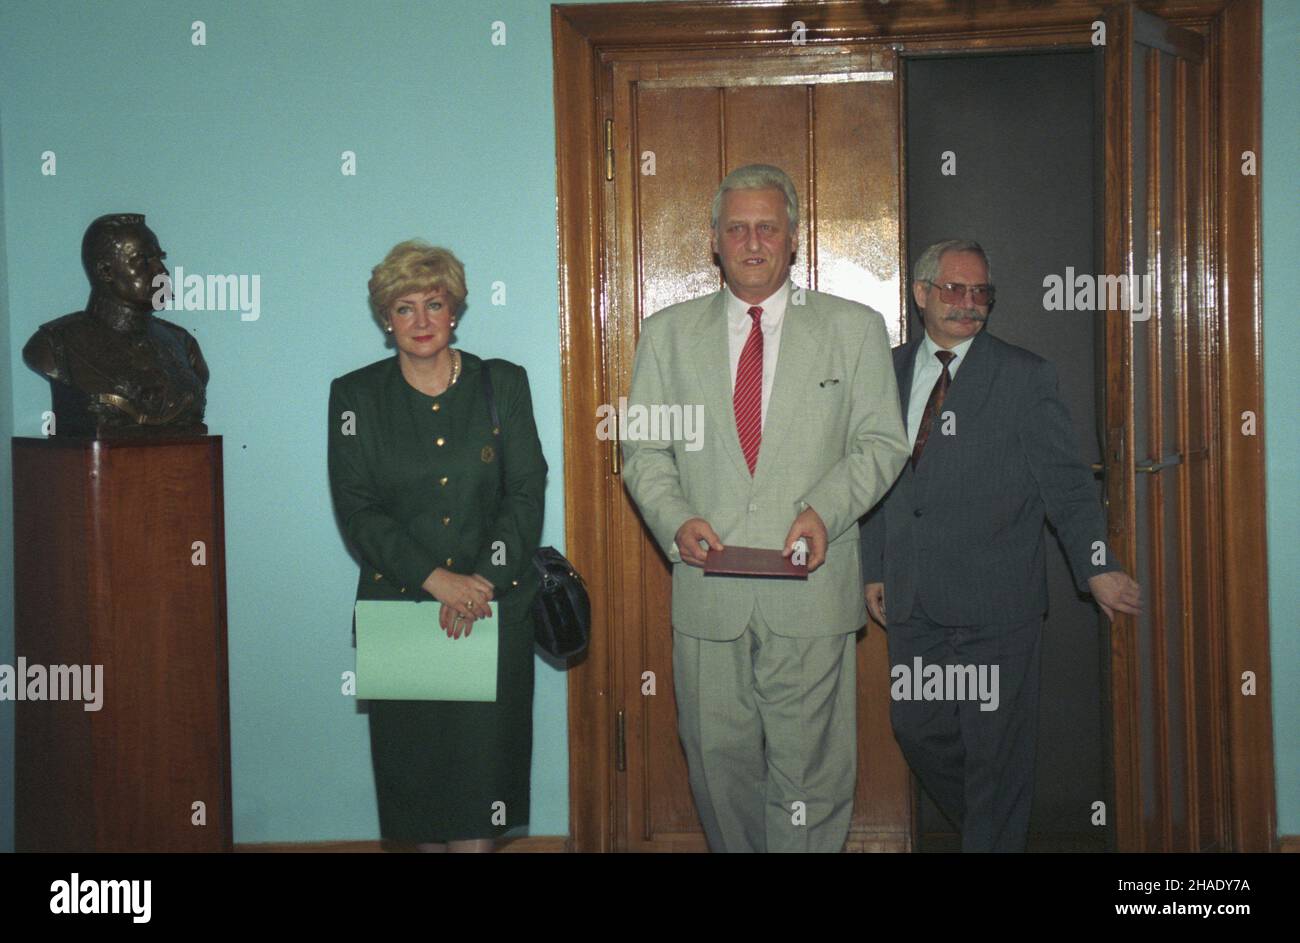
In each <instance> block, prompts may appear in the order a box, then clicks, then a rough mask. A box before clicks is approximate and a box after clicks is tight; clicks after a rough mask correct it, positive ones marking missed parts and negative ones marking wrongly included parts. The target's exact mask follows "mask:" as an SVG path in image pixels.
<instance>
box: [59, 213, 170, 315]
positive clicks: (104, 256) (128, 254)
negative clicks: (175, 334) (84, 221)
mask: <svg viewBox="0 0 1300 943" xmlns="http://www.w3.org/2000/svg"><path fill="white" fill-rule="evenodd" d="M165 258H167V253H165V252H163V250H162V247H161V246H159V245H158V237H157V236H155V235H154V234H153V230H152V229H150V228H149V227H148V226H146V225H145V223H144V215H143V214H141V213H112V214H110V215H108V216H101V217H99V219H97V220H95V221H94V222H93V223H91V224H90V226H89V227H87V229H86V234H85V236H83V237H82V239H81V265H82V268H84V269H85V270H86V278H88V279H89V280H90V292H91V302H90V304H89V305H88V306H87V307H88V309H89V310H91V311H96V309H97V308H100V307H101V305H97V304H96V303H95V302H96V301H97V300H98V301H101V302H108V303H109V304H108V305H107V307H116V306H118V305H125V306H126V307H129V308H131V309H133V310H135V311H138V312H140V313H142V314H144V313H152V311H153V298H154V295H155V294H156V293H157V292H158V290H159V288H160V287H161V284H162V283H161V281H160V276H168V275H169V273H168V271H167V267H166V266H165V265H163V259H165ZM96 295H100V296H102V297H101V298H98V299H97V298H96ZM96 313H106V312H102V311H100V312H96Z"/></svg>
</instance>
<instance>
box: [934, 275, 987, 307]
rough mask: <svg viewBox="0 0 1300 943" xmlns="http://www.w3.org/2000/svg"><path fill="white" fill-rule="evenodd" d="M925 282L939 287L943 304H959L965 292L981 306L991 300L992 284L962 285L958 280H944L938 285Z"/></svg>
mask: <svg viewBox="0 0 1300 943" xmlns="http://www.w3.org/2000/svg"><path fill="white" fill-rule="evenodd" d="M926 284H928V285H933V286H934V287H935V288H937V289H939V297H940V298H941V299H942V300H943V303H944V304H949V305H956V304H961V301H962V299H963V298H965V297H966V293H967V292H970V300H971V301H972V302H973V303H974V304H977V305H980V306H983V305H986V304H992V302H993V294H994V288H993V286H992V285H963V284H961V283H960V282H945V283H944V284H942V285H940V284H939V283H938V282H931V281H929V280H927V281H926Z"/></svg>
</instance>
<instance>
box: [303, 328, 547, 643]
mask: <svg viewBox="0 0 1300 943" xmlns="http://www.w3.org/2000/svg"><path fill="white" fill-rule="evenodd" d="M461 358H462V361H463V366H462V373H461V376H460V379H459V381H458V382H457V384H456V386H454V387H452V388H451V389H450V390H448V391H447V392H445V393H443V394H442V395H441V396H438V397H429V396H425V395H424V394H423V393H420V392H419V391H417V390H415V389H414V388H412V387H411V386H410V384H408V383H407V382H406V380H405V379H404V378H403V376H402V371H401V368H400V367H399V366H398V362H397V357H396V356H391V357H387V358H385V359H384V360H380V361H378V362H376V363H372V364H370V365H369V366H367V367H362V368H361V369H360V370H354V371H352V372H351V373H349V374H347V375H346V376H342V377H339V378H338V379H336V380H334V381H333V383H331V385H330V398H329V478H330V489H331V491H332V492H333V496H334V507H335V509H336V510H337V511H338V515H339V519H340V522H341V523H342V525H343V530H344V533H345V534H346V535H347V538H348V542H349V543H350V544H352V546H354V547H355V548H356V549H357V551H358V553H359V554H360V556H361V560H362V568H361V573H360V576H359V578H358V582H357V598H358V599H417V600H418V599H425V600H428V599H431V598H432V597H430V596H429V594H428V593H427V592H425V591H424V590H423V589H421V584H422V583H423V582H424V580H425V578H426V577H427V576H428V575H429V574H430V573H432V572H433V570H434V569H435V568H436V567H440V566H442V567H446V568H447V569H449V570H451V571H452V572H454V573H478V574H479V575H480V576H483V577H485V578H486V579H487V580H488V581H489V582H491V583H492V585H493V588H494V590H495V592H494V596H495V598H496V599H497V600H499V601H500V603H501V612H500V617H501V619H502V620H503V621H515V620H516V619H520V618H523V617H524V616H525V615H526V614H527V612H528V604H529V603H530V602H531V600H532V597H533V595H534V593H535V592H536V590H537V586H538V582H539V581H538V577H537V573H536V571H535V570H534V568H533V564H532V559H533V554H534V553H535V552H536V550H537V545H538V542H539V541H540V539H541V533H542V501H543V493H544V491H545V488H546V459H545V458H544V457H543V456H542V447H541V443H540V442H539V441H538V438H537V427H536V424H535V423H534V421H533V409H532V398H531V397H530V395H529V390H528V376H527V374H526V373H525V372H524V369H523V368H522V367H519V366H516V365H515V364H512V363H509V362H507V361H505V360H488V361H484V360H481V359H479V358H478V357H476V356H474V355H473V354H470V353H467V352H465V351H462V352H461ZM489 368H490V369H491V370H492V386H493V392H494V396H495V399H496V403H497V412H498V414H499V416H500V419H501V435H500V436H494V435H493V432H492V421H491V419H490V418H489V413H488V407H487V402H486V399H485V397H484V395H483V384H482V374H483V370H485V369H489ZM435 403H436V404H437V405H438V409H436V410H435V409H433V408H432V407H433V405H434V404H435ZM345 414H350V417H349V416H348V415H345ZM349 418H350V419H351V425H350V426H349V425H347V422H348V420H349ZM503 443H504V449H505V450H506V451H508V453H509V455H508V459H507V461H506V462H505V475H504V489H503V487H502V472H501V470H500V463H501V458H502V449H503ZM497 541H500V544H499V545H498V547H497V549H498V550H500V549H503V550H504V553H498V552H494V546H493V545H494V543H496V542H497Z"/></svg>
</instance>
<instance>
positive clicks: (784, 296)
mask: <svg viewBox="0 0 1300 943" xmlns="http://www.w3.org/2000/svg"><path fill="white" fill-rule="evenodd" d="M723 290H724V291H725V292H726V293H727V348H728V353H729V354H730V355H731V389H732V390H733V392H734V391H735V389H736V371H737V370H739V369H740V352H741V351H742V350H744V348H745V341H746V340H748V339H749V332H750V329H751V328H752V327H753V325H754V319H753V318H751V317H750V316H749V309H750V308H752V307H753V305H751V304H750V303H749V302H748V301H741V300H740V299H739V298H737V297H736V296H735V295H733V294H732V293H731V288H730V287H726V288H724V289H723ZM789 300H790V282H789V281H787V282H786V283H785V284H784V285H782V286H781V287H780V288H778V289H777V290H776V293H775V294H773V295H772V296H771V297H769V298H765V299H764V300H762V301H760V302H759V303H758V306H759V307H760V308H762V309H763V314H762V316H761V317H760V318H759V324H760V325H761V327H762V330H763V405H762V414H761V418H760V426H759V428H762V425H763V424H766V422H767V401H768V398H769V397H770V396H771V395H772V380H773V379H774V378H775V377H776V355H777V351H778V350H779V349H780V347H781V325H782V323H783V322H784V321H785V307H786V304H788V303H789Z"/></svg>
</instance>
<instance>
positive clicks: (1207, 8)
mask: <svg viewBox="0 0 1300 943" xmlns="http://www.w3.org/2000/svg"><path fill="white" fill-rule="evenodd" d="M1114 5H1115V4H1114V2H1113V0H1058V2H1056V3H1054V4H1052V5H1051V6H1041V5H1037V4H1030V3H1028V2H1026V0H993V2H981V3H979V4H976V3H970V4H963V5H960V6H958V5H956V4H954V3H952V0H910V2H907V3H902V2H900V3H892V4H889V5H887V6H886V5H879V6H878V5H875V4H868V3H863V2H861V0H825V2H820V3H815V2H795V3H783V4H779V5H776V4H772V3H770V2H762V0H741V2H737V3H734V4H721V3H712V2H656V3H636V4H624V3H619V4H591V5H555V6H552V8H551V29H552V56H553V62H554V69H555V122H556V177H557V179H556V186H557V196H558V205H557V208H558V243H559V295H560V297H559V302H560V357H561V370H562V382H563V398H564V491H565V511H564V513H565V538H566V547H567V551H568V555H569V558H570V559H571V560H572V561H573V563H574V564H575V565H576V566H577V568H578V569H579V570H580V571H581V572H582V573H583V576H584V579H585V580H586V583H587V588H588V591H589V592H590V594H591V602H592V639H591V647H590V650H589V652H588V654H587V657H586V659H585V660H584V661H583V662H582V663H581V664H579V665H577V666H575V667H574V668H573V669H571V670H570V672H569V831H570V836H571V843H572V847H573V849H574V850H575V851H609V850H611V849H612V848H613V841H614V836H615V834H616V831H617V829H616V823H615V821H614V808H615V803H614V794H615V777H616V776H617V772H616V770H615V759H616V757H615V730H614V721H613V716H612V714H613V711H612V705H611V704H609V703H608V702H609V696H610V692H611V691H612V690H613V688H614V679H613V678H612V677H611V676H610V675H609V671H610V670H611V666H610V664H609V639H608V631H607V624H608V622H607V618H606V614H607V613H608V612H610V611H611V606H610V593H609V587H610V582H611V574H610V569H609V567H610V565H611V564H610V560H609V552H608V551H609V541H608V526H609V521H608V508H609V507H610V504H611V501H612V500H613V498H614V496H615V492H614V489H615V488H619V489H621V488H622V487H623V485H622V480H621V478H619V477H617V476H616V475H615V474H613V473H612V470H611V468H610V462H609V456H608V454H607V450H606V448H605V447H601V448H598V447H597V446H603V444H602V443H598V442H597V441H596V439H595V437H594V436H593V435H592V430H593V429H594V424H595V417H596V415H597V414H596V409H597V407H598V406H600V405H601V404H602V403H608V402H611V401H612V400H613V399H614V393H615V391H611V390H606V389H604V388H603V385H602V379H603V377H604V375H605V371H604V357H603V347H604V334H605V331H606V329H607V326H608V324H607V319H608V316H609V306H608V301H607V298H606V294H605V293H606V284H605V281H604V278H605V272H604V271H603V268H602V262H601V260H602V258H603V256H604V252H605V246H604V245H603V243H602V241H601V240H602V232H603V228H604V221H605V217H604V213H605V206H604V201H603V193H604V187H605V185H606V177H605V167H606V160H605V157H604V154H605V150H606V148H605V141H604V135H605V119H606V118H607V117H608V116H607V115H605V114H603V106H602V102H603V101H604V89H603V88H602V72H603V67H604V63H605V61H606V59H607V57H608V56H609V55H610V54H612V53H618V52H627V51H634V50H645V49H647V48H650V47H653V48H655V49H660V50H666V51H675V52H685V51H687V50H696V51H698V50H709V49H729V50H735V49H737V48H751V49H753V50H754V52H755V53H761V52H763V51H769V52H772V53H774V54H779V53H778V50H781V49H783V48H784V47H786V46H788V45H789V43H790V35H791V28H792V24H793V23H794V22H795V21H801V22H803V23H804V25H805V27H806V44H804V45H802V46H800V47H799V50H800V52H801V53H808V52H811V51H815V50H817V49H818V48H819V47H832V46H841V47H842V46H844V45H846V44H849V45H857V44H878V43H882V42H888V43H891V44H899V45H901V46H902V47H903V49H904V50H906V51H907V52H923V53H945V52H947V53H971V52H984V53H992V52H1017V51H1032V50H1037V51H1048V50H1068V49H1088V48H1092V47H1091V43H1090V38H1091V35H1092V24H1093V23H1095V22H1097V21H1100V20H1103V19H1104V18H1105V15H1106V12H1107V9H1108V8H1110V7H1112V6H1114ZM1138 5H1139V6H1140V7H1141V8H1142V9H1144V10H1145V11H1147V12H1149V13H1153V14H1155V15H1157V16H1160V17H1162V18H1164V19H1167V20H1169V21H1171V22H1173V23H1176V24H1178V25H1179V26H1183V27H1186V28H1189V29H1193V30H1196V31H1197V32H1200V33H1202V34H1203V35H1204V36H1205V38H1206V41H1207V44H1208V49H1209V52H1210V57H1211V60H1212V63H1213V66H1212V67H1213V68H1214V70H1215V71H1214V73H1213V77H1212V87H1213V90H1214V96H1213V102H1212V104H1211V108H1212V110H1213V112H1214V113H1215V115H1216V116H1217V118H1216V120H1217V122H1218V126H1217V137H1216V138H1215V140H1216V143H1217V144H1218V147H1217V149H1216V151H1215V153H1214V158H1215V160H1214V165H1215V166H1214V170H1213V174H1214V180H1215V182H1216V188H1215V191H1216V192H1215V193H1214V199H1213V201H1212V203H1213V205H1212V207H1211V214H1212V215H1211V219H1212V221H1213V224H1212V231H1211V238H1212V239H1213V240H1214V241H1215V242H1216V243H1217V245H1215V246H1214V252H1213V263H1212V275H1213V279H1214V301H1215V303H1216V305H1217V312H1216V316H1217V327H1218V348H1217V350H1216V351H1215V352H1214V353H1215V354H1216V355H1217V361H1218V363H1219V378H1218V379H1219V387H1218V391H1217V392H1218V396H1219V403H1220V409H1219V415H1218V417H1217V419H1218V432H1219V442H1218V446H1219V448H1218V459H1219V469H1220V479H1219V492H1220V495H1221V501H1222V506H1223V507H1224V508H1229V507H1230V508H1232V513H1230V514H1224V515H1223V516H1222V520H1221V527H1220V534H1219V538H1220V540H1219V545H1220V547H1221V549H1222V554H1221V559H1222V579H1221V581H1220V583H1219V585H1218V587H1217V588H1216V589H1217V592H1218V595H1219V598H1220V600H1221V618H1222V620H1223V622H1222V624H1223V625H1224V626H1225V627H1226V628H1225V636H1226V651H1225V653H1224V654H1225V663H1226V664H1225V667H1226V676H1227V678H1228V679H1229V680H1230V681H1231V680H1232V679H1239V678H1240V677H1241V675H1242V673H1243V672H1245V671H1252V672H1254V674H1255V676H1256V679H1257V685H1258V687H1257V690H1258V692H1259V693H1258V694H1256V695H1255V696H1253V697H1245V696H1237V697H1226V692H1225V697H1226V702H1227V705H1228V716H1227V718H1226V727H1227V734H1228V736H1227V739H1228V749H1229V758H1228V760H1229V769H1228V774H1229V781H1230V789H1229V796H1228V805H1229V809H1228V813H1229V818H1230V822H1229V828H1230V834H1231V840H1232V850H1237V851H1266V850H1272V849H1273V848H1274V847H1275V846H1276V833H1277V830H1276V800H1275V797H1274V782H1273V729H1272V713H1271V709H1270V699H1271V693H1272V687H1271V671H1270V665H1269V642H1268V552H1267V551H1268V545H1267V539H1266V536H1265V522H1266V518H1265V503H1264V446H1263V436H1262V434H1259V435H1255V436H1243V435H1241V434H1240V423H1241V414H1242V412H1244V411H1246V410H1250V411H1252V412H1254V413H1255V415H1256V416H1257V417H1260V419H1261V422H1260V427H1259V428H1260V429H1261V430H1262V425H1263V424H1262V417H1263V359H1262V353H1261V345H1262V335H1263V332H1262V322H1261V309H1260V297H1261V296H1260V278H1261V274H1260V257H1261V251H1260V203H1259V177H1258V176H1251V177H1246V176H1243V175H1241V173H1240V170H1239V168H1240V153H1241V152H1242V151H1244V150H1251V151H1254V152H1255V153H1256V154H1258V153H1259V151H1260V146H1261V136H1260V135H1261V113H1262V105H1261V102H1262V99H1261V95H1262V72H1261V44H1262V35H1261V30H1262V13H1261V3H1260V0H1151V2H1146V0H1143V2H1139V4H1138ZM829 51H830V50H829V49H828V52H829ZM1223 63H1232V68H1222V64H1223ZM1229 100H1231V101H1232V102H1233V103H1234V105H1233V107H1225V105H1224V103H1225V102H1227V101H1229ZM1242 103H1244V104H1245V107H1242ZM900 172H903V173H905V168H900ZM1108 185H1109V184H1108ZM900 223H901V221H900ZM1122 562H1123V563H1124V565H1125V566H1126V568H1127V569H1128V570H1129V572H1133V564H1134V561H1133V560H1132V559H1125V560H1123V561H1122ZM1125 622H1126V623H1127V624H1126V625H1124V626H1122V627H1121V628H1120V629H1119V630H1118V631H1119V632H1120V633H1124V634H1125V635H1127V636H1129V637H1131V636H1132V634H1133V633H1132V620H1131V619H1126V620H1125ZM1121 693H1122V692H1121ZM1114 707H1115V709H1116V710H1117V711H1120V710H1126V709H1128V707H1129V705H1128V704H1126V703H1116V704H1114ZM1133 707H1136V704H1134V705H1133ZM1126 747H1127V745H1124V744H1117V745H1116V756H1117V757H1119V756H1120V754H1121V750H1124V749H1125V748H1126ZM1116 772H1117V776H1125V775H1127V776H1129V777H1130V778H1129V779H1126V780H1124V781H1123V782H1120V781H1118V780H1117V783H1116V787H1117V788H1116V790H1115V792H1116V795H1115V801H1116V808H1115V809H1114V821H1115V823H1116V829H1117V831H1116V834H1117V838H1118V839H1119V850H1130V849H1131V848H1132V844H1131V840H1130V839H1129V838H1128V836H1129V835H1130V834H1131V833H1132V830H1131V827H1129V826H1127V824H1126V823H1131V822H1132V821H1133V820H1134V818H1135V817H1140V812H1141V805H1140V798H1139V797H1138V796H1137V794H1136V790H1134V789H1132V788H1130V783H1131V778H1132V776H1131V771H1127V772H1126V771H1125V768H1121V765H1120V764H1118V763H1117V769H1116Z"/></svg>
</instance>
